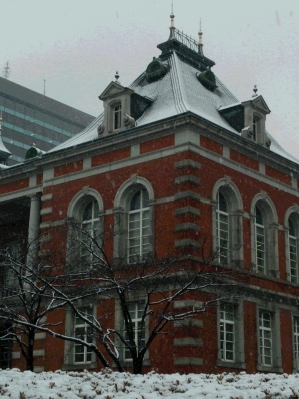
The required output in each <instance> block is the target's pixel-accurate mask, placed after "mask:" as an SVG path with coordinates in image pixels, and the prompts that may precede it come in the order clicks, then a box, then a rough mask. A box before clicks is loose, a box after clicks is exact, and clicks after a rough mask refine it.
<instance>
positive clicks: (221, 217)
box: [216, 191, 230, 264]
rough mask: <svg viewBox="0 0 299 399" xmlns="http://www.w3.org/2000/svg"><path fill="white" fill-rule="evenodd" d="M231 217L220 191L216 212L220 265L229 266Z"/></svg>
mask: <svg viewBox="0 0 299 399" xmlns="http://www.w3.org/2000/svg"><path fill="white" fill-rule="evenodd" d="M229 230H230V223H229V215H228V208H227V203H226V200H225V198H224V196H223V194H222V193H221V192H220V191H218V193H217V210H216V236H217V248H218V251H219V261H220V263H223V264H227V263H228V261H229V248H230V239H229Z"/></svg>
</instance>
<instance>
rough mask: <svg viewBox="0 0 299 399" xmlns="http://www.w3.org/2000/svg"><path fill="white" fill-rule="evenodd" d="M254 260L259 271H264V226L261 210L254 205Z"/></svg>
mask: <svg viewBox="0 0 299 399" xmlns="http://www.w3.org/2000/svg"><path fill="white" fill-rule="evenodd" d="M254 234H255V240H254V242H255V257H256V258H255V261H256V268H257V271H258V272H259V273H264V274H265V273H266V247H265V226H264V220H263V215H262V212H261V210H260V209H259V208H258V207H257V206H256V207H255V221H254Z"/></svg>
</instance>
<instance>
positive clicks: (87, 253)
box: [81, 200, 99, 263]
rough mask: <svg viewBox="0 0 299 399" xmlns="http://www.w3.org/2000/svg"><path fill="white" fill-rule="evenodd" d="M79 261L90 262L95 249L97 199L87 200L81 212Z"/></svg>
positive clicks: (97, 231)
mask: <svg viewBox="0 0 299 399" xmlns="http://www.w3.org/2000/svg"><path fill="white" fill-rule="evenodd" d="M81 230H82V239H81V261H83V262H84V263H85V262H86V263H88V262H91V261H92V260H93V259H94V255H95V253H96V251H97V241H98V235H99V205H98V203H97V201H95V200H92V201H90V202H88V203H87V204H86V205H85V207H84V209H83V212H82V221H81Z"/></svg>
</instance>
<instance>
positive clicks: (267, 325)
mask: <svg viewBox="0 0 299 399" xmlns="http://www.w3.org/2000/svg"><path fill="white" fill-rule="evenodd" d="M272 318H273V316H272V313H271V312H268V311H266V310H260V311H259V319H258V326H259V364H260V365H261V366H265V367H272V366H273V320H272ZM267 359H269V360H267Z"/></svg>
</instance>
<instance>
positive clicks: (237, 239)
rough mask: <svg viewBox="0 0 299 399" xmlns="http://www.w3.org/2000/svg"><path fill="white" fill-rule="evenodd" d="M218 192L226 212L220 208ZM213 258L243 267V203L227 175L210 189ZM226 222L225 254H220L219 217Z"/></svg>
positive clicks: (223, 262)
mask: <svg viewBox="0 0 299 399" xmlns="http://www.w3.org/2000/svg"><path fill="white" fill-rule="evenodd" d="M219 193H221V195H222V196H223V198H224V200H225V202H226V208H227V212H224V211H222V210H220V206H219V204H220V202H219ZM212 199H213V201H212V226H213V258H214V260H215V261H216V262H219V263H222V264H223V265H227V266H235V267H238V268H242V267H243V227H242V225H243V214H244V212H243V210H242V209H243V203H242V197H241V195H240V193H239V190H238V188H237V187H236V186H235V184H234V183H233V182H232V181H231V179H230V178H229V177H225V178H223V179H221V180H218V181H217V183H216V184H215V185H214V187H213V191H212ZM221 217H222V218H224V219H226V222H227V230H228V236H227V245H228V249H227V251H226V252H227V256H226V257H224V256H222V255H221V247H222V246H223V245H222V244H221V237H220V234H219V232H220V218H221Z"/></svg>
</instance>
